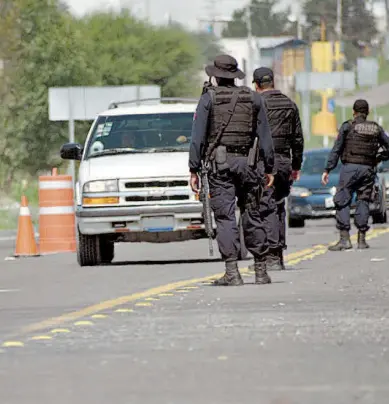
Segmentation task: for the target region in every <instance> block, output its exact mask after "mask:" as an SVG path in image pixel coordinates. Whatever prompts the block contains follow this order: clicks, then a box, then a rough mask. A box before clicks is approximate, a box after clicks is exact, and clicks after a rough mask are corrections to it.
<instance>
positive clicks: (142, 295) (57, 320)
mask: <svg viewBox="0 0 389 404" xmlns="http://www.w3.org/2000/svg"><path fill="white" fill-rule="evenodd" d="M388 232H389V229H377V230H373V231H372V232H371V233H370V234H369V236H368V237H367V238H374V237H378V236H379V235H381V234H384V233H388ZM326 251H327V246H324V245H317V246H315V247H312V248H308V249H305V250H301V251H299V252H296V253H292V254H290V255H288V256H286V257H285V261H286V262H287V263H289V264H292V263H297V262H301V261H302V260H304V259H305V257H306V256H307V255H308V256H309V255H310V254H315V255H316V256H317V255H321V254H324V253H325V252H326ZM290 257H292V258H295V257H299V258H295V259H292V260H291V259H290ZM241 272H242V273H248V272H249V269H248V268H244V269H242V270H241ZM222 275H224V272H223V273H219V274H214V275H211V276H205V277H203V278H193V279H189V280H185V281H179V282H173V283H169V284H166V285H161V286H157V287H155V288H152V289H148V290H145V291H143V292H138V293H133V294H131V295H127V296H121V297H119V298H116V299H111V300H106V301H104V302H101V303H97V304H94V305H92V306H89V307H86V308H84V309H81V310H77V311H74V312H72V313H68V314H64V315H62V316H59V317H54V318H51V319H48V320H45V321H42V322H39V323H36V324H31V325H29V326H27V327H24V328H22V330H21V333H22V334H26V333H31V332H37V331H42V330H45V329H47V328H51V327H57V326H60V325H62V324H64V323H68V322H71V321H72V322H74V321H77V320H79V319H81V318H85V317H87V316H91V315H93V314H96V313H99V312H102V311H107V310H112V309H115V308H117V307H119V306H122V305H125V304H128V303H131V302H135V301H138V300H141V299H146V298H149V297H154V296H170V295H173V293H172V292H173V291H175V290H177V289H180V288H184V287H188V286H195V285H196V284H199V283H205V282H211V281H212V280H214V279H215V278H217V277H220V276H222ZM119 310H120V309H119ZM78 324H79V325H81V324H82V322H81V323H80V322H79V323H78ZM84 324H85V323H84ZM18 335H20V333H19V334H18Z"/></svg>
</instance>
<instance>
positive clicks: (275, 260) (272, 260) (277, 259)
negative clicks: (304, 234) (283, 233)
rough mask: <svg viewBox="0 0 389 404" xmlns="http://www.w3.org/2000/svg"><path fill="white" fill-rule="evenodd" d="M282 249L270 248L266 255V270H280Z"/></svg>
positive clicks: (281, 266) (281, 268) (281, 267)
mask: <svg viewBox="0 0 389 404" xmlns="http://www.w3.org/2000/svg"><path fill="white" fill-rule="evenodd" d="M281 258H282V250H270V252H269V253H268V254H267V256H266V269H267V270H268V271H282V270H283V269H285V268H283V265H282V262H281Z"/></svg>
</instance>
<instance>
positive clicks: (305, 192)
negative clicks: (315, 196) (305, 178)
mask: <svg viewBox="0 0 389 404" xmlns="http://www.w3.org/2000/svg"><path fill="white" fill-rule="evenodd" d="M290 195H291V196H297V197H300V198H306V197H307V196H311V195H312V193H311V191H310V190H309V189H308V188H303V187H292V188H291V190H290Z"/></svg>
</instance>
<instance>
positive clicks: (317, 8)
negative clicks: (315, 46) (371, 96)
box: [304, 0, 378, 63]
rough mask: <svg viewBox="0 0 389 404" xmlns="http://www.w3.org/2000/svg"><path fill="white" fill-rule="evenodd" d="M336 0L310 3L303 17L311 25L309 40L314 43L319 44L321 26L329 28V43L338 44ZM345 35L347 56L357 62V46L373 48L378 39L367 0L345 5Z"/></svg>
mask: <svg viewBox="0 0 389 404" xmlns="http://www.w3.org/2000/svg"><path fill="white" fill-rule="evenodd" d="M336 6H337V0H326V1H317V0H307V1H306V2H305V5H304V13H305V15H306V17H307V22H308V23H309V25H310V28H309V36H310V39H312V40H316V41H317V40H320V23H321V20H322V19H323V20H324V22H325V25H326V32H327V38H326V39H327V40H336V39H337V34H336V22H337V7H336ZM342 31H343V35H342V37H343V41H344V42H345V51H346V56H347V58H348V59H349V62H351V63H352V62H354V60H355V58H356V57H358V56H359V55H360V50H359V45H358V42H364V43H369V44H371V42H372V40H373V39H374V37H375V36H376V35H377V33H378V31H377V27H376V21H375V18H374V15H373V14H372V13H371V11H369V10H368V9H367V8H366V1H365V0H343V1H342Z"/></svg>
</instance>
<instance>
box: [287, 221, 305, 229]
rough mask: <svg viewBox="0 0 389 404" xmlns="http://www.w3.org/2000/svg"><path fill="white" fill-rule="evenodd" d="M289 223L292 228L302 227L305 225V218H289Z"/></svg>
mask: <svg viewBox="0 0 389 404" xmlns="http://www.w3.org/2000/svg"><path fill="white" fill-rule="evenodd" d="M288 225H289V227H290V228H302V227H305V220H304V219H289V222H288Z"/></svg>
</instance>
